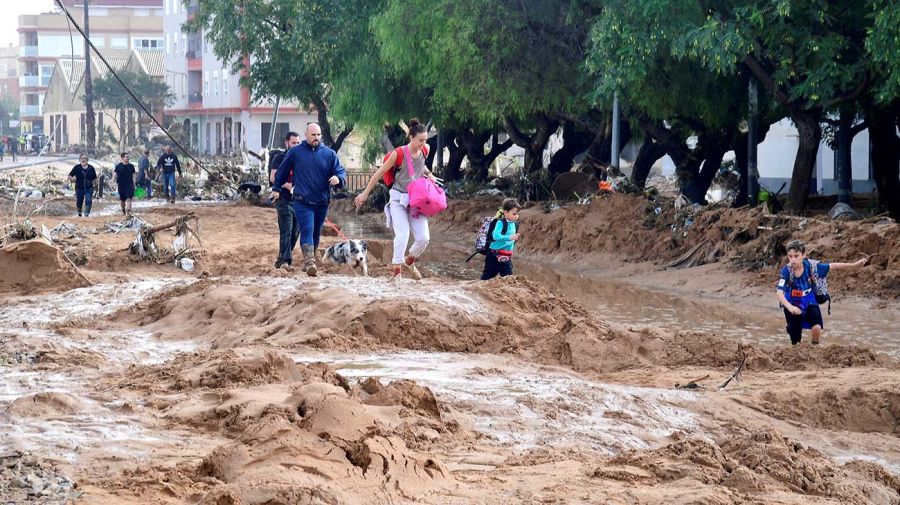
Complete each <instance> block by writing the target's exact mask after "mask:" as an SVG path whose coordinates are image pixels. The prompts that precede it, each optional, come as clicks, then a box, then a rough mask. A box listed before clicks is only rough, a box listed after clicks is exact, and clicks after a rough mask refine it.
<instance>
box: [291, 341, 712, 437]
mask: <svg viewBox="0 0 900 505" xmlns="http://www.w3.org/2000/svg"><path fill="white" fill-rule="evenodd" d="M294 358H295V359H297V360H298V361H301V362H307V363H310V362H315V361H323V362H326V363H330V364H332V365H334V366H335V367H336V368H337V371H338V373H340V374H342V375H344V376H345V377H347V378H348V379H364V378H368V377H377V378H379V379H380V380H382V381H383V382H385V383H389V382H391V381H394V380H398V379H409V380H413V381H415V382H416V383H418V384H420V385H424V386H428V387H429V388H431V390H432V391H433V392H434V394H435V396H436V397H437V400H438V402H439V403H440V404H441V405H443V406H444V407H446V408H447V409H448V410H449V413H450V415H451V416H452V417H453V418H455V419H459V420H460V421H461V422H463V423H467V424H469V425H470V427H471V428H473V429H474V430H476V431H478V432H480V433H483V434H485V435H487V436H488V437H490V439H491V440H493V441H494V443H496V444H498V445H501V446H504V447H509V448H511V449H513V450H516V451H521V450H528V449H533V448H537V447H547V446H549V447H554V448H577V449H581V450H584V449H591V450H594V451H597V452H600V453H603V454H614V453H618V452H621V451H623V450H627V449H636V448H645V447H650V446H654V445H657V444H658V443H660V442H661V441H662V440H663V439H664V438H665V437H667V436H669V435H671V434H672V433H673V432H674V431H678V430H693V429H695V427H696V423H695V420H694V416H693V414H692V413H691V412H689V411H687V410H685V409H683V408H681V407H677V406H675V402H686V401H687V402H689V401H692V400H694V399H695V398H696V396H695V395H694V394H692V393H689V392H684V391H674V390H663V389H652V388H639V387H627V386H619V385H609V384H603V383H599V382H594V381H589V380H586V379H584V378H582V377H580V376H578V375H577V374H574V373H571V372H569V371H567V370H564V369H560V368H554V367H542V366H535V365H532V364H529V363H525V362H521V361H518V360H516V359H514V358H509V357H505V356H493V355H469V354H456V353H428V352H412V351H410V352H394V353H384V354H365V355H356V354H321V355H308V354H304V355H301V356H294Z"/></svg>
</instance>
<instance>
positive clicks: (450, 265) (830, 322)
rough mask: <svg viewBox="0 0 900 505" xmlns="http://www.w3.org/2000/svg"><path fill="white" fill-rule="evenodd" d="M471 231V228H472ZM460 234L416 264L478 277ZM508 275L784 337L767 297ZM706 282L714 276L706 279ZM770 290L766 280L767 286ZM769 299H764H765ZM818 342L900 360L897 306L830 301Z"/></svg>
mask: <svg viewBox="0 0 900 505" xmlns="http://www.w3.org/2000/svg"><path fill="white" fill-rule="evenodd" d="M340 224H341V227H342V228H343V230H344V232H345V233H346V234H347V235H348V236H350V237H353V238H356V237H365V238H370V239H385V240H390V239H392V238H393V235H392V233H391V232H390V230H388V229H386V228H385V227H384V226H380V225H379V224H378V223H375V224H372V223H370V222H366V221H364V220H360V219H354V218H353V216H347V215H345V214H342V215H341V216H340ZM473 235H474V233H473ZM467 239H468V237H465V238H458V237H453V238H449V239H448V237H445V236H441V235H440V234H438V233H435V234H434V235H433V237H432V241H431V244H430V245H429V248H428V250H427V251H426V253H425V256H424V257H423V260H424V261H423V265H425V266H426V267H427V268H428V269H430V270H432V271H434V272H435V273H437V274H439V275H442V276H446V277H450V278H453V279H478V278H479V277H480V276H481V269H482V268H483V266H484V257H483V256H480V255H478V256H475V257H474V258H472V260H471V261H470V262H469V263H466V261H465V259H466V257H468V255H469V254H471V253H470V252H467V251H468V248H469V247H471V246H470V244H468V241H467ZM514 262H515V273H516V274H517V275H523V276H525V277H527V278H528V279H530V280H532V281H535V282H537V283H539V284H542V285H543V286H545V287H547V288H548V289H550V290H551V291H553V292H555V293H557V294H561V295H564V296H566V297H567V298H570V299H572V300H576V301H577V302H578V303H579V304H580V305H581V306H582V307H584V308H585V309H586V310H588V311H589V312H590V313H591V314H593V315H594V316H596V317H597V318H599V319H601V320H604V321H609V322H613V323H617V324H621V325H625V326H628V327H631V328H635V329H640V328H646V327H658V328H663V329H667V330H673V331H676V330H679V331H701V332H709V333H712V334H716V335H721V336H725V337H729V338H734V339H739V340H742V341H745V342H750V343H756V344H765V345H784V344H787V343H789V342H790V341H789V339H788V337H787V334H786V332H785V329H784V325H785V322H784V315H783V312H782V311H781V309H780V308H779V307H778V303H777V301H776V300H775V297H774V295H773V296H772V297H771V299H768V298H766V299H765V300H764V301H762V302H760V301H756V300H752V301H746V300H740V299H735V300H727V299H726V300H722V299H721V298H714V297H711V296H708V295H707V296H702V295H699V294H698V295H696V296H692V295H685V294H683V293H676V292H674V291H673V290H667V289H665V288H664V287H660V289H647V288H644V287H638V286H634V285H632V284H629V283H627V282H625V281H624V280H618V279H615V278H614V277H611V276H610V274H609V272H595V271H590V270H588V269H583V270H580V271H579V269H577V268H571V265H569V266H568V267H569V268H566V269H565V270H563V269H560V268H557V267H556V266H555V265H552V264H542V263H539V262H536V261H530V260H529V259H528V256H527V254H526V255H523V256H519V257H516V258H515V260H514ZM713 282H714V280H713ZM772 291H773V292H774V280H773V288H772ZM768 302H771V303H768ZM822 315H823V317H824V318H825V336H824V337H823V342H825V343H838V344H842V345H859V346H863V347H869V348H871V349H873V350H876V351H879V352H883V353H885V354H888V355H890V356H893V357H895V358H900V307H897V306H896V304H876V303H874V302H871V301H867V300H861V299H857V298H852V297H848V298H841V297H840V295H838V300H837V301H836V302H832V315H831V316H829V315H828V314H827V309H825V308H823V314H822ZM809 338H810V337H809V335H808V332H806V333H805V334H804V339H805V340H808V339H809Z"/></svg>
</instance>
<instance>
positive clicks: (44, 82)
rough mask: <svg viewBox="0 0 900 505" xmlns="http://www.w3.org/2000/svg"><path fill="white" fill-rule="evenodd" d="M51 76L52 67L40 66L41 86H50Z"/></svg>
mask: <svg viewBox="0 0 900 505" xmlns="http://www.w3.org/2000/svg"><path fill="white" fill-rule="evenodd" d="M52 76H53V66H52V65H41V86H49V85H50V77H52Z"/></svg>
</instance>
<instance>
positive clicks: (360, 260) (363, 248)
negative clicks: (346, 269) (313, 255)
mask: <svg viewBox="0 0 900 505" xmlns="http://www.w3.org/2000/svg"><path fill="white" fill-rule="evenodd" d="M368 251H369V245H368V243H367V242H366V241H365V240H347V241H345V242H339V243H337V244H334V245H333V246H330V247H329V248H328V249H325V254H324V255H323V257H322V263H334V264H335V265H350V266H351V267H353V268H354V269H356V268H358V267H362V272H363V275H364V276H366V277H368V276H369V264H368V263H367V262H366V257H367V256H368Z"/></svg>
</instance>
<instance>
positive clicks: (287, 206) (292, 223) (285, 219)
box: [275, 198, 300, 265]
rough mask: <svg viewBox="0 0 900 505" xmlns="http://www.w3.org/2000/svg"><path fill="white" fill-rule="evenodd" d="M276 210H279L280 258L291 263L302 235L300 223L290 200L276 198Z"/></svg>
mask: <svg viewBox="0 0 900 505" xmlns="http://www.w3.org/2000/svg"><path fill="white" fill-rule="evenodd" d="M275 211H276V212H278V237H279V238H278V260H279V261H281V262H283V263H287V264H289V265H290V264H291V253H292V252H293V250H294V247H296V246H297V239H298V238H299V237H300V225H299V223H297V218H296V216H294V206H293V205H292V203H291V201H290V200H285V199H283V198H279V199H278V200H275Z"/></svg>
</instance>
